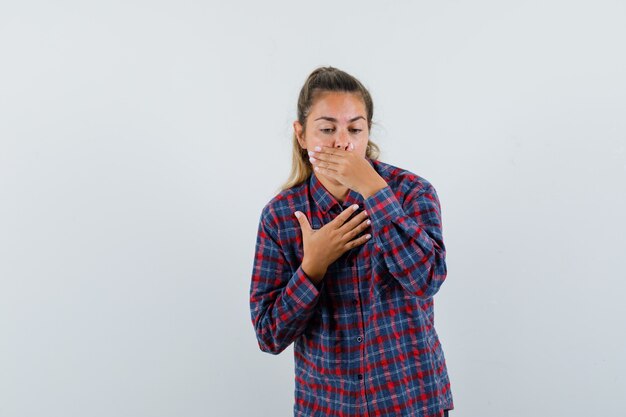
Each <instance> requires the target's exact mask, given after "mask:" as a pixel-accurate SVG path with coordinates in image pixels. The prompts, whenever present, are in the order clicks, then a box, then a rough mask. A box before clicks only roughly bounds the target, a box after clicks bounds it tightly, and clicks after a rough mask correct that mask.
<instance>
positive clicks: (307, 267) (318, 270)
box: [302, 259, 327, 285]
mask: <svg viewBox="0 0 626 417" xmlns="http://www.w3.org/2000/svg"><path fill="white" fill-rule="evenodd" d="M326 269H327V268H324V267H319V266H315V265H313V264H311V263H310V262H309V261H308V260H306V259H305V260H303V261H302V270H303V271H304V273H305V274H306V276H307V277H309V279H310V280H311V281H312V282H313V284H315V285H317V284H319V283H320V282H321V281H322V279H324V275H325V274H326Z"/></svg>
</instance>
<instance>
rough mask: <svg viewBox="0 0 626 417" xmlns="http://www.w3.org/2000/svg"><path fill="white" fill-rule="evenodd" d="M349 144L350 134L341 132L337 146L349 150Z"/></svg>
mask: <svg viewBox="0 0 626 417" xmlns="http://www.w3.org/2000/svg"><path fill="white" fill-rule="evenodd" d="M348 146H349V141H348V135H346V134H339V137H338V138H337V140H336V141H335V148H339V149H343V150H345V151H347V150H348Z"/></svg>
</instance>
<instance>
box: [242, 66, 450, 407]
mask: <svg viewBox="0 0 626 417" xmlns="http://www.w3.org/2000/svg"><path fill="white" fill-rule="evenodd" d="M372 116H373V103H372V99H371V97H370V94H369V92H368V91H367V89H366V88H365V87H364V86H363V85H362V84H361V83H360V82H359V81H358V80H357V79H356V78H354V77H353V76H351V75H349V74H347V73H345V72H343V71H341V70H338V69H336V68H333V67H322V68H318V69H316V70H315V71H313V72H312V73H311V75H309V77H308V78H307V80H306V82H305V83H304V86H303V87H302V90H301V91H300V96H299V99H298V120H296V121H295V122H294V124H293V127H294V138H293V161H292V170H291V177H290V178H289V181H288V182H287V183H286V184H285V185H284V186H283V189H282V190H281V191H280V192H279V193H278V194H277V195H276V196H275V197H274V198H272V199H271V200H270V201H269V202H268V203H267V204H266V205H265V207H264V208H263V210H262V212H261V216H260V222H259V228H258V234H257V240H256V254H255V258H254V265H253V271H252V280H251V285H250V311H251V316H252V323H253V325H254V329H255V331H256V336H257V340H258V344H259V347H260V349H261V350H262V351H264V352H269V353H272V354H278V353H280V352H282V351H283V350H284V349H285V348H286V347H287V346H289V345H290V344H291V343H292V342H293V343H294V359H295V404H294V416H301V417H305V416H306V417H312V416H355V417H356V416H371V417H374V416H393V417H400V416H407V417H408V416H411V417H417V416H421V417H441V416H444V415H445V416H447V410H450V409H452V408H454V407H453V402H452V393H451V390H450V382H449V379H448V373H447V368H446V362H445V358H444V354H443V350H442V347H441V344H440V342H439V338H438V336H437V332H436V331H435V328H434V315H433V313H434V310H433V296H434V295H435V294H436V293H437V291H438V290H439V288H440V286H441V284H442V283H443V282H444V280H445V278H446V272H447V270H446V263H445V247H444V244H443V238H442V226H441V209H440V205H439V200H438V197H437V194H436V192H435V189H434V188H433V186H432V185H431V184H430V183H429V182H428V181H427V180H425V179H424V178H422V177H420V176H418V175H416V174H413V173H411V172H410V171H407V170H404V169H401V168H398V167H395V166H393V165H390V164H387V163H384V162H381V161H379V160H378V159H377V158H378V153H379V152H378V147H377V146H376V145H375V144H374V143H373V142H372V141H371V140H370V138H369V133H370V129H371V126H372Z"/></svg>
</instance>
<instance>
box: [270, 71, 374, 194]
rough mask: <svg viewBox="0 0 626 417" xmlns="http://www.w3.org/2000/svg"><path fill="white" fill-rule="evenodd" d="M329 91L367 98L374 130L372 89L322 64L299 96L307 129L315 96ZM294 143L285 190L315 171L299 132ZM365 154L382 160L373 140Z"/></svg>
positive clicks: (344, 73) (368, 125)
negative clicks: (370, 91) (300, 140)
mask: <svg viewBox="0 0 626 417" xmlns="http://www.w3.org/2000/svg"><path fill="white" fill-rule="evenodd" d="M325 91H340V92H347V93H356V94H359V95H360V96H361V98H363V103H364V104H365V110H366V112H367V128H368V130H369V131H371V129H372V116H373V115H374V103H373V102H372V97H371V96H370V93H369V91H367V88H365V87H364V86H363V84H361V83H360V82H359V80H357V79H356V78H355V77H353V76H352V75H350V74H348V73H346V72H344V71H341V70H340V69H337V68H334V67H319V68H317V69H315V70H314V71H313V72H312V73H311V74H310V75H309V76H308V78H307V79H306V81H305V82H304V85H303V86H302V89H301V90H300V95H299V96H298V121H299V122H300V123H301V124H302V126H303V132H304V128H305V126H306V118H307V116H308V115H309V111H310V110H311V106H312V105H313V102H314V100H315V98H316V97H317V95H318V94H319V93H320V92H325ZM292 145H293V149H292V153H291V173H290V174H289V178H288V179H287V181H286V182H285V183H284V184H283V185H282V186H281V187H280V190H281V191H282V190H286V189H288V188H291V187H294V186H296V185H298V184H301V183H302V182H304V181H305V180H306V179H307V178H309V175H311V174H312V173H313V168H312V167H311V163H310V162H309V156H308V153H307V150H306V149H302V148H301V147H300V144H299V142H298V137H297V136H296V133H295V132H294V133H293V139H292ZM365 156H367V157H368V158H370V159H378V157H379V156H380V148H379V147H378V145H376V144H375V143H374V142H372V141H371V140H368V142H367V148H366V150H365Z"/></svg>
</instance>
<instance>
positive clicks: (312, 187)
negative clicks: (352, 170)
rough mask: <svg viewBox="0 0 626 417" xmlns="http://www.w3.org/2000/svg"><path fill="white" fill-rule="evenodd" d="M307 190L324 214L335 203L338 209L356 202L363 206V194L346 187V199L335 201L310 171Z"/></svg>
mask: <svg viewBox="0 0 626 417" xmlns="http://www.w3.org/2000/svg"><path fill="white" fill-rule="evenodd" d="M365 159H367V162H369V164H370V165H372V166H374V164H373V162H372V160H371V159H370V158H367V157H366V158H365ZM309 192H310V194H311V198H313V201H315V204H317V206H318V208H319V210H320V211H321V212H322V213H324V214H326V213H327V212H328V210H330V209H331V208H332V207H334V206H335V205H337V206H338V207H339V209H340V210H344V209H346V208H348V207H350V206H351V205H352V204H358V205H359V206H361V208H362V206H363V196H362V195H361V194H359V193H358V192H356V191H354V190H353V189H348V194H347V195H346V199H345V200H344V202H343V204H341V203H339V201H337V199H336V198H335V197H334V196H333V195H332V194H331V193H330V192H329V191H328V190H327V189H326V188H325V187H324V185H323V184H322V183H321V182H320V180H319V179H318V178H317V176H316V175H315V173H314V172H312V173H311V176H310V177H309Z"/></svg>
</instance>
